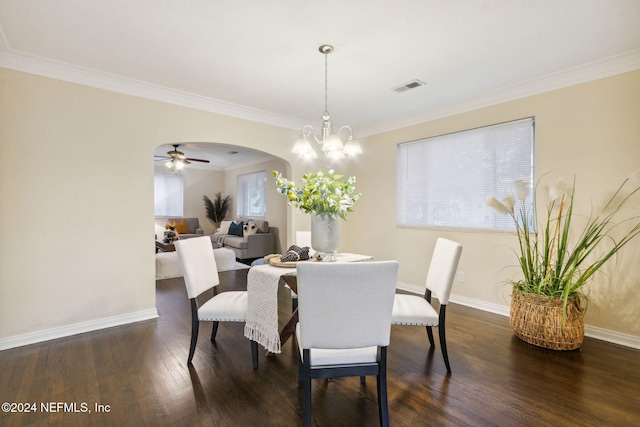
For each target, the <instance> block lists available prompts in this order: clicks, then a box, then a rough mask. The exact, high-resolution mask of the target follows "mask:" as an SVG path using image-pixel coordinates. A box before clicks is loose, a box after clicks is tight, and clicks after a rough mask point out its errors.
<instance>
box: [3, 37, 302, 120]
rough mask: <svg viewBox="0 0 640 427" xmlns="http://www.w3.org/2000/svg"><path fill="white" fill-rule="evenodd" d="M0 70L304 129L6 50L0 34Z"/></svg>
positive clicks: (202, 98) (220, 103) (253, 111)
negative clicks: (0, 68)
mask: <svg viewBox="0 0 640 427" xmlns="http://www.w3.org/2000/svg"><path fill="white" fill-rule="evenodd" d="M0 30H1V28H0ZM0 67H2V68H8V69H11V70H15V71H21V72H24V73H28V74H35V75H38V76H42V77H49V78H53V79H57V80H62V81H66V82H70V83H77V84H81V85H85V86H90V87H95V88H98V89H104V90H108V91H111V92H117V93H122V94H126V95H132V96H137V97H140V98H146V99H151V100H154V101H160V102H165V103H168V104H174V105H180V106H183V107H189V108H194V109H197V110H202V111H208V112H210V113H216V114H221V115H224V116H231V117H235V118H239V119H245V120H250V121H254V122H258V123H264V124H268V125H273V126H279V127H283V128H287V129H300V128H301V127H302V126H304V123H303V122H302V121H301V120H299V119H294V118H291V117H286V116H282V115H279V114H274V113H270V112H268V111H263V110H258V109H255V108H250V107H245V106H242V105H238V104H234V103H231V102H226V101H220V100H217V99H213V98H207V97H205V96H201V95H196V94H193V93H188V92H183V91H179V90H175V89H170V88H167V87H164V86H160V85H154V84H151V83H147V82H143V81H141V80H135V79H130V78H127V77H122V76H118V75H115V74H109V73H105V72H102V71H98V70H94V69H90V68H85V67H79V66H76V65H71V64H68V63H64V62H59V61H54V60H50V59H46V58H41V57H37V56H33V55H29V54H25V53H20V52H14V51H10V50H7V49H6V43H5V44H4V46H3V41H2V34H1V33H0Z"/></svg>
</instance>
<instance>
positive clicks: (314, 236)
mask: <svg viewBox="0 0 640 427" xmlns="http://www.w3.org/2000/svg"><path fill="white" fill-rule="evenodd" d="M339 244H340V218H334V217H332V216H329V215H327V214H319V215H316V214H311V247H312V248H313V250H315V251H316V256H319V257H320V259H322V261H335V260H336V252H337V250H338V245H339Z"/></svg>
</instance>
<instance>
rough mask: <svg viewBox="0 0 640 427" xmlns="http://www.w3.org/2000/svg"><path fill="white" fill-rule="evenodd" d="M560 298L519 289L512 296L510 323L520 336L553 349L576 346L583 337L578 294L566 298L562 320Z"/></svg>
mask: <svg viewBox="0 0 640 427" xmlns="http://www.w3.org/2000/svg"><path fill="white" fill-rule="evenodd" d="M562 304H563V300H562V298H557V297H548V296H543V295H534V294H529V293H525V292H521V291H518V290H515V289H514V291H513V295H512V296H511V315H510V317H509V319H510V321H511V327H512V328H513V331H514V333H515V334H516V336H517V337H518V338H520V339H521V340H523V341H525V342H528V343H529V344H533V345H537V346H539V347H544V348H549V349H552V350H575V349H577V348H579V347H580V345H581V344H582V340H583V339H584V309H583V308H582V307H581V306H580V301H579V300H578V299H577V298H570V299H569V300H568V302H567V315H566V318H565V321H564V325H563V324H562Z"/></svg>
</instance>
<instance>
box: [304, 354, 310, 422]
mask: <svg viewBox="0 0 640 427" xmlns="http://www.w3.org/2000/svg"><path fill="white" fill-rule="evenodd" d="M302 352H303V354H302V358H303V362H302V382H303V385H302V389H303V390H302V393H303V402H304V403H303V409H302V425H303V426H304V427H311V366H310V365H309V356H310V351H309V350H308V349H305V350H302Z"/></svg>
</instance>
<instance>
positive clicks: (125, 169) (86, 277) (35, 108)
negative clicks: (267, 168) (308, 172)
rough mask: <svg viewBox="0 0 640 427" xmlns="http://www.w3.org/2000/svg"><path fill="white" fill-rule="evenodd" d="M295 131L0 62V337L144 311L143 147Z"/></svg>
mask: <svg viewBox="0 0 640 427" xmlns="http://www.w3.org/2000/svg"><path fill="white" fill-rule="evenodd" d="M296 135H297V132H295V131H291V130H287V129H282V128H277V127H273V126H268V125H262V124H259V123H253V122H248V121H246V120H240V119H233V118H229V117H224V116H219V115H215V114H211V113H205V112H202V111H196V110H192V109H188V108H184V107H178V106H173V105H169V104H164V103H160V102H155V101H149V100H145V99H140V98H136V97H132V96H126V95H122V94H117V93H112V92H108V91H104V90H99V89H94V88H89V87H85V86H81V85H76V84H70V83H66V82H62V81H57V80H53V79H48V78H42V77H36V76H33V75H29V74H24V73H20V72H15V71H10V70H6V69H0V143H1V150H0V152H2V155H1V156H0V200H1V203H0V235H2V236H3V238H2V239H0V340H5V341H6V340H7V338H9V337H16V336H22V335H25V334H36V333H39V332H42V331H46V330H50V329H56V328H65V327H71V326H72V325H77V324H83V325H85V326H86V325H87V324H89V326H90V324H91V322H98V323H99V322H100V321H102V320H103V319H110V318H117V317H118V316H127V315H132V314H135V313H142V315H143V316H145V315H147V314H148V313H149V312H150V311H153V310H155V280H154V279H155V273H154V268H155V261H154V250H153V247H152V239H153V236H154V231H155V230H154V214H153V171H154V162H153V153H154V150H155V147H157V146H158V145H160V144H164V143H168V142H174V141H217V142H220V143H225V144H233V145H240V146H246V147H250V148H254V149H258V150H260V149H264V148H265V147H268V150H269V151H270V152H271V153H272V154H274V155H276V156H279V157H284V158H286V156H288V155H289V152H290V141H293V140H294V139H295V137H296ZM255 141H259V143H260V146H258V143H256V142H255ZM199 197H200V198H201V195H200V196H199ZM133 317H135V316H133ZM45 335H46V334H45Z"/></svg>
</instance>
